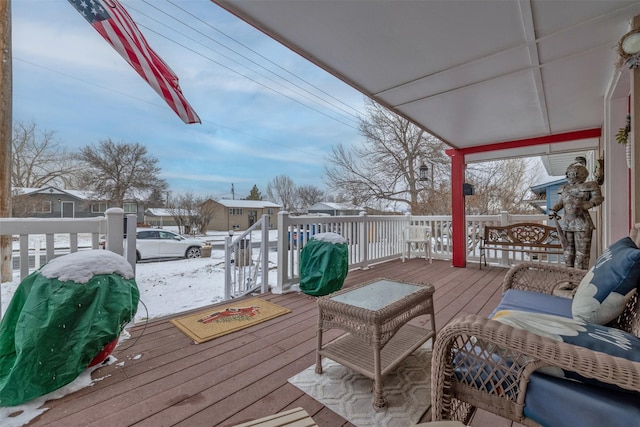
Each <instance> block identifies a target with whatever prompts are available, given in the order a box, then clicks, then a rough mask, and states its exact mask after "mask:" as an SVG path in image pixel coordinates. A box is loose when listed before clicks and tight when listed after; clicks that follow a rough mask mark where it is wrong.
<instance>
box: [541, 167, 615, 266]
mask: <svg viewBox="0 0 640 427" xmlns="http://www.w3.org/2000/svg"><path fill="white" fill-rule="evenodd" d="M566 176H567V182H568V184H567V185H564V186H563V187H561V188H560V191H559V193H560V196H559V199H558V201H557V203H556V204H555V205H553V207H552V208H551V211H552V213H551V214H550V217H554V216H555V215H557V213H556V212H557V211H559V210H560V209H564V223H563V225H562V230H563V231H564V235H565V237H566V239H567V245H566V247H564V248H563V249H564V259H565V264H566V265H567V266H568V267H575V268H580V269H582V270H586V269H587V268H589V258H590V255H591V235H592V233H593V229H594V228H595V227H594V225H593V221H591V216H590V215H589V209H591V208H592V207H594V206H598V205H600V204H602V202H603V201H604V197H602V193H601V191H600V186H599V185H598V183H596V182H595V181H587V182H585V181H586V179H587V177H588V176H589V171H587V168H586V167H585V166H584V164H583V163H582V162H581V161H578V162H576V163H572V164H571V165H569V167H568V168H567V172H566Z"/></svg>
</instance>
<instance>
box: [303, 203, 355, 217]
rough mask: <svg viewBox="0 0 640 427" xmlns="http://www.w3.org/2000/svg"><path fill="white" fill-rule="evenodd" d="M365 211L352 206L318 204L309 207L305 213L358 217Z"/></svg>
mask: <svg viewBox="0 0 640 427" xmlns="http://www.w3.org/2000/svg"><path fill="white" fill-rule="evenodd" d="M365 211H366V210H365V209H364V208H361V207H357V206H353V205H351V204H345V203H330V202H320V203H316V204H315V205H312V206H309V208H307V212H308V213H310V214H328V215H331V216H339V215H360V212H365Z"/></svg>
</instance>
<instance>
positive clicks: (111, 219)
mask: <svg viewBox="0 0 640 427" xmlns="http://www.w3.org/2000/svg"><path fill="white" fill-rule="evenodd" d="M79 234H90V235H91V245H90V246H88V247H80V246H79V245H78V235H79ZM0 235H2V236H11V237H12V240H15V239H16V238H17V240H18V250H17V251H16V250H13V249H12V253H11V256H10V257H8V258H9V262H11V263H12V264H13V260H14V257H16V256H17V257H18V258H19V261H18V269H19V270H20V280H21V281H22V280H23V279H24V278H25V277H27V276H28V275H29V273H30V272H32V271H34V270H36V269H38V268H39V267H40V264H41V257H42V256H44V258H45V262H48V261H50V260H52V259H53V258H55V257H58V256H61V255H65V254H68V253H72V252H77V251H79V250H83V249H99V247H100V237H101V236H104V238H105V249H107V250H110V251H112V252H115V253H117V254H120V255H123V256H124V257H125V258H126V259H127V261H128V262H129V264H131V266H132V267H133V271H134V273H135V269H136V240H135V239H136V216H135V215H127V236H128V238H127V239H125V238H124V211H123V210H122V209H120V208H111V209H108V210H107V211H106V212H105V216H103V217H95V218H60V219H50V218H0ZM61 235H62V237H63V238H64V239H65V240H66V241H68V242H69V244H68V245H64V246H61V245H59V244H58V245H56V239H58V238H60V237H61ZM41 236H43V237H44V238H43V239H41V238H40V237H41ZM34 237H36V238H34ZM43 244H44V246H43ZM4 257H5V254H4V253H2V248H1V247H0V259H4ZM31 259H33V263H31V262H30V260H31ZM12 270H13V266H12ZM0 302H1V301H0ZM1 315H2V313H0V316H1Z"/></svg>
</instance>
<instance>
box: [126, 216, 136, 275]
mask: <svg viewBox="0 0 640 427" xmlns="http://www.w3.org/2000/svg"><path fill="white" fill-rule="evenodd" d="M126 218H127V230H126V231H127V240H126V251H125V258H126V259H127V261H128V262H129V264H131V268H133V275H134V276H135V274H136V261H137V260H138V257H137V255H136V237H137V236H136V228H137V225H138V224H137V222H138V217H137V216H136V214H128V215H127V216H126Z"/></svg>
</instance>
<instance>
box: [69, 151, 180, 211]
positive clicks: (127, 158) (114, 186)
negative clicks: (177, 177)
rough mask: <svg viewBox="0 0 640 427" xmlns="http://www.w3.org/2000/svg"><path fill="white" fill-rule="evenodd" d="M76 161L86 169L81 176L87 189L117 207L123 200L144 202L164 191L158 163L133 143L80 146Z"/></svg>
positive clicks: (164, 187)
mask: <svg viewBox="0 0 640 427" xmlns="http://www.w3.org/2000/svg"><path fill="white" fill-rule="evenodd" d="M78 158H79V159H80V160H81V161H82V162H84V163H85V164H86V166H87V167H86V169H85V170H84V171H83V173H82V180H83V182H85V183H86V184H87V188H88V189H90V190H92V191H94V192H95V193H96V196H97V197H101V198H105V199H108V200H109V201H111V202H112V203H114V204H116V205H118V206H120V205H121V204H122V202H123V200H124V199H125V197H129V198H134V199H146V198H147V197H148V195H149V194H151V193H152V192H153V191H154V190H157V191H160V192H162V191H164V190H165V189H166V188H167V183H166V181H165V180H163V179H161V178H159V177H158V175H159V173H160V168H159V167H158V160H157V159H156V158H155V157H153V156H151V155H149V153H148V152H147V148H146V147H145V146H143V145H140V144H139V143H137V142H136V143H126V142H119V143H114V142H112V141H111V140H110V139H107V140H103V141H100V142H98V144H96V145H87V146H85V147H83V148H82V149H81V150H80V152H79V154H78Z"/></svg>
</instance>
